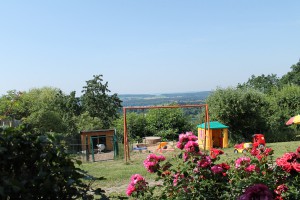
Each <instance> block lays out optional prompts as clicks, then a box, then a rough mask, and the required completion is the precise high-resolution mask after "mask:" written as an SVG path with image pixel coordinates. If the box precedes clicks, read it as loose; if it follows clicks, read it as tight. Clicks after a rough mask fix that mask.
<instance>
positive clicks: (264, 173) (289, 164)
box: [126, 132, 300, 200]
mask: <svg viewBox="0 0 300 200" xmlns="http://www.w3.org/2000/svg"><path fill="white" fill-rule="evenodd" d="M176 146H177V147H178V148H179V149H180V150H181V152H180V154H179V155H178V156H175V157H172V158H168V159H166V158H165V157H164V156H161V155H155V154H150V155H148V157H147V158H146V160H145V161H144V167H145V169H146V170H147V171H148V172H150V173H156V175H157V179H156V180H157V181H159V184H157V185H155V186H152V187H149V186H148V185H147V182H146V181H145V179H144V178H143V177H141V176H140V175H134V176H135V177H132V178H131V181H130V183H129V185H128V188H127V192H126V193H127V195H128V196H131V197H138V199H239V200H252V199H264V200H269V199H276V200H283V199H300V187H299V185H300V175H299V172H300V166H299V163H300V147H298V148H297V150H296V151H295V152H290V153H285V154H284V155H283V156H282V157H280V158H278V159H276V162H274V161H273V160H272V154H273V150H272V149H271V148H264V149H252V151H251V152H250V153H249V155H247V156H245V155H244V156H242V157H240V158H237V159H236V160H235V161H234V162H231V163H226V162H220V156H222V155H223V154H224V152H223V151H222V150H220V149H215V148H212V149H211V150H210V152H204V151H202V150H200V149H199V146H198V143H197V137H196V136H195V135H193V133H192V132H187V133H182V134H180V135H179V141H178V143H177V145H176Z"/></svg>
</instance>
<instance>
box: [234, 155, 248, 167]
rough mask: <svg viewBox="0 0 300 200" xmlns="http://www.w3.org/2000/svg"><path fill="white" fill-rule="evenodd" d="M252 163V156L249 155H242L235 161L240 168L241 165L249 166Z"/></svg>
mask: <svg viewBox="0 0 300 200" xmlns="http://www.w3.org/2000/svg"><path fill="white" fill-rule="evenodd" d="M248 164H250V158H249V157H245V156H243V157H240V158H238V159H237V160H236V161H235V168H240V167H241V166H247V165H248Z"/></svg>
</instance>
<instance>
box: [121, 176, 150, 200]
mask: <svg viewBox="0 0 300 200" xmlns="http://www.w3.org/2000/svg"><path fill="white" fill-rule="evenodd" d="M147 184H148V183H147V182H146V181H145V179H144V178H143V177H142V176H141V175H140V174H134V175H132V176H131V178H130V183H129V185H128V187H127V190H126V194H127V196H131V194H132V193H133V192H141V191H144V190H146V187H147Z"/></svg>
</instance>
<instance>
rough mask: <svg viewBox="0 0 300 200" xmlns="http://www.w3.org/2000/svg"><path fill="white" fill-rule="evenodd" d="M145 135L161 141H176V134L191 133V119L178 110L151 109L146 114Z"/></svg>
mask: <svg viewBox="0 0 300 200" xmlns="http://www.w3.org/2000/svg"><path fill="white" fill-rule="evenodd" d="M146 120H147V121H146V122H147V133H148V134H149V135H156V136H161V137H162V138H163V139H167V140H173V139H177V137H178V134H179V133H182V132H186V131H192V129H193V127H192V123H190V122H191V119H190V118H189V117H187V116H185V115H184V112H183V110H182V109H180V108H176V109H170V108H165V109H151V110H149V111H148V112H147V114H146Z"/></svg>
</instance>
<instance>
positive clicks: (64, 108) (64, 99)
mask: <svg viewBox="0 0 300 200" xmlns="http://www.w3.org/2000/svg"><path fill="white" fill-rule="evenodd" d="M56 97H57V98H56V104H57V106H58V107H59V111H60V113H61V115H62V121H63V123H64V124H65V126H66V131H67V135H72V136H74V135H76V134H77V133H78V132H79V130H78V125H77V121H78V118H80V115H81V112H82V106H81V104H80V98H79V97H76V92H75V91H72V92H71V93H70V94H69V95H65V94H64V93H63V92H62V91H59V92H58V94H57V96H56Z"/></svg>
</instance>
